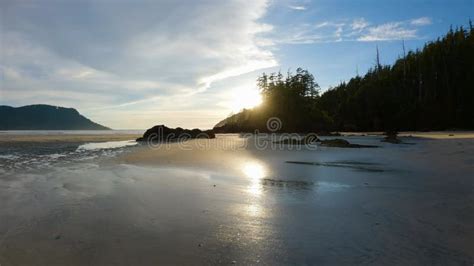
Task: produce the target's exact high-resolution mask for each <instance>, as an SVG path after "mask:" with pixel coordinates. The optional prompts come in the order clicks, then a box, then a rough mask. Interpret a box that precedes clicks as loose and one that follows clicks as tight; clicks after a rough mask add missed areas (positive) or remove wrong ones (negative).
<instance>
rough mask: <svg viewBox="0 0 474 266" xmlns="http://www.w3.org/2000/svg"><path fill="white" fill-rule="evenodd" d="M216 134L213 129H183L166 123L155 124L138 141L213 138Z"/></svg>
mask: <svg viewBox="0 0 474 266" xmlns="http://www.w3.org/2000/svg"><path fill="white" fill-rule="evenodd" d="M215 137H216V135H215V134H214V132H213V131H212V130H205V131H202V130H200V129H197V128H195V129H192V130H189V129H183V128H180V127H177V128H169V127H167V126H165V125H158V126H154V127H152V128H150V129H148V130H147V131H145V134H143V137H141V138H138V139H137V141H138V142H168V141H184V140H188V139H197V138H200V139H213V138H215Z"/></svg>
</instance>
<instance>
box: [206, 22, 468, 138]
mask: <svg viewBox="0 0 474 266" xmlns="http://www.w3.org/2000/svg"><path fill="white" fill-rule="evenodd" d="M473 33H474V30H473V26H472V23H471V22H470V23H469V28H468V29H467V30H466V29H465V28H463V27H460V28H457V29H455V30H452V29H451V30H450V31H449V32H448V33H447V34H446V35H445V36H444V37H442V38H439V39H437V40H436V41H433V42H429V43H427V44H426V45H425V46H424V48H423V49H421V50H417V51H408V52H407V53H405V52H404V51H403V55H402V56H401V58H400V59H398V60H397V61H396V62H395V63H394V64H393V65H391V66H389V65H387V66H383V65H381V64H380V63H379V61H378V60H377V63H376V64H375V66H374V67H373V68H372V69H370V70H369V71H368V73H367V74H365V75H364V76H363V77H361V76H356V77H354V78H352V79H351V80H350V81H348V82H347V83H342V84H340V85H338V86H336V87H333V88H330V89H329V90H328V91H326V92H324V93H323V94H322V95H320V94H319V86H318V84H317V83H316V81H315V80H314V77H313V76H312V75H311V74H310V73H309V72H308V71H306V70H302V69H298V70H297V72H296V73H295V74H292V73H288V74H287V75H285V76H284V75H282V74H281V73H273V74H270V75H267V74H263V75H262V76H261V77H260V78H259V79H258V86H259V88H260V90H261V93H262V96H263V99H264V103H263V104H262V105H261V106H259V107H257V108H254V109H250V110H243V111H242V112H241V113H239V114H236V115H233V116H231V117H229V118H227V119H225V120H223V121H221V122H220V123H219V124H217V125H216V128H215V129H216V130H218V131H220V132H240V131H250V130H253V129H259V130H262V131H264V130H265V129H266V126H265V122H266V120H267V119H268V118H269V117H273V116H276V117H278V118H280V119H281V120H282V122H283V128H282V131H286V132H307V131H329V130H345V131H382V130H384V131H386V130H443V129H453V128H456V129H474V36H473ZM403 50H404V49H403ZM377 59H378V56H377Z"/></svg>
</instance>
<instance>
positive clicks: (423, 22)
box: [410, 17, 432, 26]
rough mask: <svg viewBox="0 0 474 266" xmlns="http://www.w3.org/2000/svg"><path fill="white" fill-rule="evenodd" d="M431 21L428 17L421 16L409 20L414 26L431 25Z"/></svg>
mask: <svg viewBox="0 0 474 266" xmlns="http://www.w3.org/2000/svg"><path fill="white" fill-rule="evenodd" d="M431 23H432V22H431V18H429V17H421V18H417V19H412V20H411V21H410V24H411V25H415V26H426V25H431Z"/></svg>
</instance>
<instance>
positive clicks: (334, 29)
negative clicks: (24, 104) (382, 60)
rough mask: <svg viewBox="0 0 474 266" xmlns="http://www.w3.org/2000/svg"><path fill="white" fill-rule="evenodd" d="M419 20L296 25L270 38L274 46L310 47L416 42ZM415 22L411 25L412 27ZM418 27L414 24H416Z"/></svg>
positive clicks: (343, 21) (325, 22) (354, 20)
mask: <svg viewBox="0 0 474 266" xmlns="http://www.w3.org/2000/svg"><path fill="white" fill-rule="evenodd" d="M418 20H419V19H414V20H409V21H395V22H387V23H383V24H379V25H374V24H372V23H370V22H369V21H367V20H366V19H365V18H357V19H353V20H352V21H351V20H348V19H346V20H339V21H323V22H318V23H314V24H307V23H305V24H300V25H296V26H294V27H290V28H287V30H286V31H284V32H280V36H276V37H274V40H275V42H277V43H287V44H312V43H328V42H341V41H364V42H367V41H392V40H401V39H405V40H408V39H416V38H419V36H418V29H419V27H420V25H421V23H426V21H422V20H420V21H418ZM413 21H417V22H415V24H416V25H415V24H414V23H413ZM417 23H418V24H417Z"/></svg>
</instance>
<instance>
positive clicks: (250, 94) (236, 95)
mask: <svg viewBox="0 0 474 266" xmlns="http://www.w3.org/2000/svg"><path fill="white" fill-rule="evenodd" d="M261 103H262V95H261V94H260V92H259V91H258V89H257V88H251V87H250V88H249V87H239V88H236V89H234V90H233V92H232V102H231V106H230V107H231V108H232V111H233V112H239V111H241V110H242V109H244V108H246V109H248V108H253V107H256V106H258V105H260V104H261Z"/></svg>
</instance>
